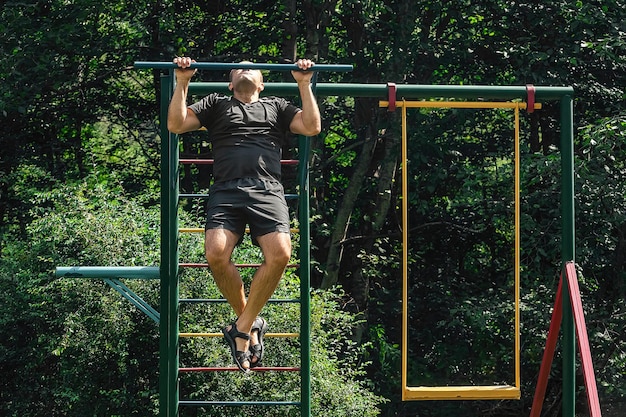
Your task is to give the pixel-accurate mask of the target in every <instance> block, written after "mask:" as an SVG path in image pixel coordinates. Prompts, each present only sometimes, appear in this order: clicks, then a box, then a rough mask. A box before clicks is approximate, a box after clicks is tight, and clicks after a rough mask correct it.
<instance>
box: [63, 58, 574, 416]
mask: <svg viewBox="0 0 626 417" xmlns="http://www.w3.org/2000/svg"><path fill="white" fill-rule="evenodd" d="M153 64H155V63H150V62H137V63H136V64H135V67H136V68H157V67H158V68H161V69H169V74H166V75H162V76H161V97H160V121H161V125H160V128H161V138H162V153H161V265H160V268H159V270H160V281H161V301H160V314H159V313H157V314H159V316H154V317H153V319H154V318H155V317H157V319H158V321H159V324H160V330H159V331H160V361H159V373H160V375H159V384H160V390H159V392H160V409H159V410H160V416H161V417H175V416H177V415H178V404H179V397H178V365H179V357H178V347H179V345H178V343H179V341H178V340H179V339H178V332H179V324H178V317H179V291H178V261H179V259H178V215H177V213H178V198H179V194H178V169H179V164H178V155H179V144H178V139H177V136H176V135H174V134H171V133H170V132H169V131H168V130H167V125H166V120H167V108H168V105H169V101H170V98H171V96H172V92H173V88H174V82H173V65H172V64H171V63H157V64H159V65H160V66H155V65H153ZM228 65H229V66H228V68H234V67H233V66H232V64H228ZM199 67H201V66H199ZM245 67H246V68H249V67H251V65H249V64H246V65H245ZM254 67H255V68H258V69H279V70H293V69H294V68H291V67H289V66H282V67H280V68H269V65H268V64H264V65H256V64H255V65H254ZM224 69H226V68H224ZM316 69H320V70H321V69H322V67H320V66H318V67H317V68H316ZM324 69H326V68H324ZM350 69H351V66H350V68H348V67H347V66H346V68H343V66H342V67H341V68H334V69H332V70H338V71H344V70H345V71H347V70H350ZM227 86H228V84H227V83H191V84H190V86H189V92H190V93H192V94H203V93H209V92H225V93H226V92H228V87H227ZM390 91H391V90H390V88H389V87H388V85H387V84H346V83H327V84H324V83H318V84H317V86H316V95H317V96H318V97H323V96H352V97H370V98H377V99H385V98H388V97H389V92H390ZM395 91H396V97H401V98H405V99H432V98H451V97H453V98H458V99H472V98H473V99H500V100H515V99H522V100H523V99H526V98H527V95H528V89H527V88H526V87H524V86H452V85H442V86H430V85H406V84H401V85H397V86H396V88H395ZM264 93H265V94H271V95H281V96H294V95H297V94H298V89H297V86H296V84H295V83H266V84H265V90H264ZM573 93H574V91H573V89H572V88H571V87H542V86H539V87H534V94H535V100H536V101H559V102H560V106H561V115H560V116H561V117H560V128H561V213H562V222H563V232H562V241H561V244H562V247H561V251H562V261H563V265H565V264H566V263H567V262H570V261H573V260H574V255H575V238H574V233H575V229H574V227H575V225H574V218H575V217H574V146H573V143H574V128H573ZM299 147H300V159H301V160H300V163H301V165H300V168H299V169H300V171H299V179H300V187H301V190H300V202H299V210H300V233H301V244H300V248H301V253H300V264H301V270H300V279H301V281H302V287H301V313H302V331H301V337H302V355H301V357H302V359H301V362H302V363H301V370H302V371H301V372H302V391H301V403H300V405H301V415H302V416H307V417H308V416H310V413H311V389H310V382H311V381H310V344H309V333H310V299H309V294H310V269H309V268H310V266H309V265H310V246H309V245H310V230H309V221H308V217H309V172H308V171H309V169H308V156H309V147H310V142H309V139H308V138H301V139H300V142H299ZM81 268H82V269H81ZM146 268H147V269H146ZM146 268H144V269H143V270H137V269H133V268H126V267H122V268H121V269H117V270H114V269H112V268H110V267H93V269H88V268H87V267H78V268H76V267H74V268H73V269H72V271H70V269H71V268H62V267H60V268H57V271H56V275H57V276H67V277H82V278H100V279H109V280H110V282H108V283H109V285H111V284H113V285H112V286H113V287H114V288H115V287H116V286H118V285H117V282H119V280H114V279H112V278H148V279H151V278H155V276H154V275H155V269H154V267H146ZM79 269H80V271H79ZM119 288H122V287H119ZM116 289H117V290H118V291H120V289H118V288H116ZM122 291H124V292H126V294H127V295H128V297H127V298H129V299H134V300H135V302H136V303H135V302H133V301H132V300H131V302H133V303H134V304H135V305H138V307H139V306H140V305H142V302H141V301H139V300H141V298H140V297H137V296H136V295H130V293H132V291H130V290H128V291H127V290H126V289H122ZM122 291H120V292H122ZM144 307H145V306H144ZM148 307H149V306H148ZM139 308H141V307H139ZM145 310H146V311H147V312H150V309H148V308H146V309H145ZM563 312H564V316H563V322H562V328H563V343H562V348H563V373H564V378H563V416H564V417H574V410H575V392H576V382H575V368H576V362H575V361H576V356H575V351H576V335H575V331H574V318H573V316H572V314H571V302H570V299H569V295H568V294H567V291H564V293H563ZM150 313H152V312H150ZM263 404H265V403H263ZM272 404H273V403H272Z"/></svg>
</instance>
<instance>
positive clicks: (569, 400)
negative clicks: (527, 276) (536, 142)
mask: <svg viewBox="0 0 626 417" xmlns="http://www.w3.org/2000/svg"><path fill="white" fill-rule="evenodd" d="M573 115H574V110H573V100H572V96H571V95H565V96H563V97H562V98H561V181H562V184H561V217H562V222H563V225H562V226H563V231H562V242H561V245H562V247H561V253H562V261H563V265H562V268H563V269H564V268H565V263H566V262H568V261H573V260H574V255H575V229H574V219H575V217H574V216H575V214H574V116H573ZM562 329H563V417H574V414H575V411H576V333H575V330H574V317H573V314H572V304H571V299H570V294H569V290H568V286H567V285H563V321H562Z"/></svg>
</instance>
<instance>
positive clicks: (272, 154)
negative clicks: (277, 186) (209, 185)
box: [189, 93, 300, 182]
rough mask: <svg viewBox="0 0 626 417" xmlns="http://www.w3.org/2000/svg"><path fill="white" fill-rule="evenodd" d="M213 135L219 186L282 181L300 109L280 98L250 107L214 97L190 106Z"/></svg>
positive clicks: (262, 99)
mask: <svg viewBox="0 0 626 417" xmlns="http://www.w3.org/2000/svg"><path fill="white" fill-rule="evenodd" d="M189 107H190V108H191V110H192V111H193V112H194V113H195V114H196V116H197V117H198V120H199V121H200V123H201V124H202V126H204V127H206V128H207V130H208V132H209V138H210V141H211V142H212V145H213V157H214V159H215V162H214V165H213V173H214V177H215V182H224V181H230V180H234V179H240V178H258V179H266V180H273V181H280V158H281V153H282V147H283V145H284V144H285V143H286V142H287V139H288V137H289V134H290V133H289V125H290V124H291V121H292V120H293V118H294V116H295V115H296V113H297V112H298V111H300V109H299V108H298V107H296V106H294V105H292V104H290V103H289V102H288V101H287V100H285V99H283V98H279V97H261V98H260V99H259V101H256V102H254V103H250V104H246V103H242V102H241V101H239V100H237V99H236V98H234V97H230V96H224V95H221V94H217V93H214V94H210V95H208V96H206V97H204V98H203V99H202V100H200V101H198V102H197V103H194V104H192V105H191V106H189Z"/></svg>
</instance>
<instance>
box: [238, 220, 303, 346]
mask: <svg viewBox="0 0 626 417" xmlns="http://www.w3.org/2000/svg"><path fill="white" fill-rule="evenodd" d="M256 240H257V242H258V243H259V246H260V247H261V250H262V251H263V257H264V260H263V263H262V264H261V266H260V267H259V269H258V270H257V271H256V273H255V274H254V277H253V279H252V283H251V285H250V294H248V301H247V303H246V306H245V308H244V310H243V313H242V314H240V315H239V319H238V320H237V328H238V329H239V330H240V331H242V332H244V333H250V331H251V329H252V325H253V323H254V320H255V319H256V317H257V316H258V315H259V313H260V312H261V310H262V309H263V307H264V306H265V304H266V303H267V300H269V299H270V297H271V296H272V294H274V291H275V290H276V287H277V286H278V283H279V282H280V279H281V278H282V276H283V272H284V271H285V267H286V266H287V264H288V263H289V259H290V257H291V236H290V235H289V233H282V232H272V233H268V234H265V235H261V236H258V237H257V238H256ZM257 336H258V335H257V334H256V332H255V333H253V334H252V335H251V340H250V343H251V344H253V345H255V344H257V343H258V339H257Z"/></svg>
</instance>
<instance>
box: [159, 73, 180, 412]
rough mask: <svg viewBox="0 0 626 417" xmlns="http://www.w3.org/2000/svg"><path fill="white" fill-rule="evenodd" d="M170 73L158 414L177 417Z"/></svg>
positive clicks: (165, 99)
mask: <svg viewBox="0 0 626 417" xmlns="http://www.w3.org/2000/svg"><path fill="white" fill-rule="evenodd" d="M173 87H174V83H173V74H172V72H171V71H170V74H169V75H165V76H162V77H161V111H160V119H159V120H160V127H161V303H160V304H161V312H160V317H161V321H160V328H159V332H160V345H159V346H160V358H159V371H160V374H159V386H160V388H159V394H160V395H159V415H160V416H161V417H175V416H177V415H178V383H177V380H178V138H177V137H176V135H174V134H172V133H170V132H169V131H168V130H167V109H168V106H169V101H170V99H171V97H172V92H173Z"/></svg>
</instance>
